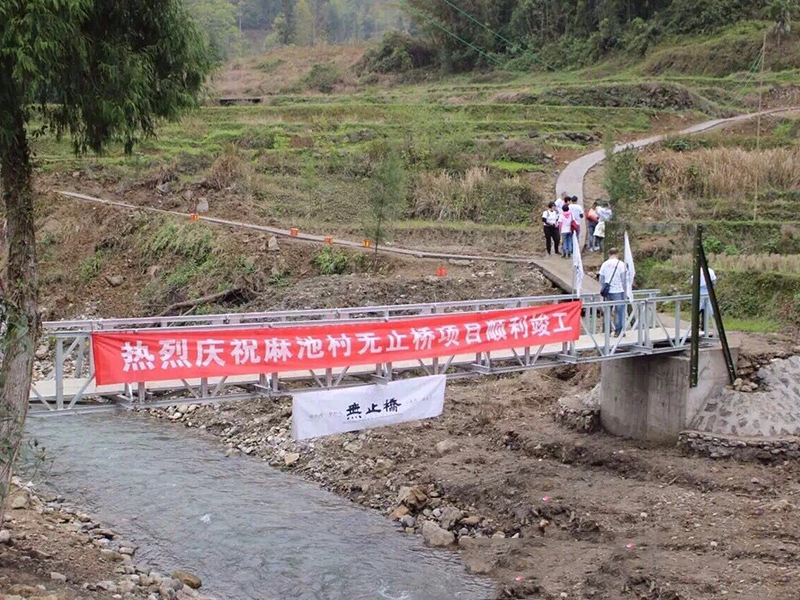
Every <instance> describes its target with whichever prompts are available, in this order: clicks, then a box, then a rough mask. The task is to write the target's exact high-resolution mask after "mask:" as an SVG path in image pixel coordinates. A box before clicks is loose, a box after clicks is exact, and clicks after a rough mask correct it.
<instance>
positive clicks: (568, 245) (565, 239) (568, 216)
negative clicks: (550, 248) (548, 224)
mask: <svg viewBox="0 0 800 600" xmlns="http://www.w3.org/2000/svg"><path fill="white" fill-rule="evenodd" d="M574 222H575V220H574V219H573V218H572V213H571V212H570V211H569V203H567V202H565V203H564V206H563V207H561V216H559V217H558V230H559V231H560V232H561V256H562V257H563V258H568V257H570V256H572V232H573V228H572V225H573V223H574Z"/></svg>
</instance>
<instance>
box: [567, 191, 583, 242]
mask: <svg viewBox="0 0 800 600" xmlns="http://www.w3.org/2000/svg"><path fill="white" fill-rule="evenodd" d="M569 212H571V213H572V219H573V221H575V225H576V227H575V228H574V230H575V233H577V234H578V239H580V237H581V225H582V224H583V207H582V206H581V205H580V202H579V201H578V197H577V196H573V197H572V198H570V199H569Z"/></svg>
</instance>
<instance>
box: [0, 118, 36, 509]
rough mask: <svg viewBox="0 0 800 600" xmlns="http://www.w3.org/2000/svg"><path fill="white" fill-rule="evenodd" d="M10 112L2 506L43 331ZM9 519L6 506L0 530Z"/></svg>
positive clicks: (0, 390) (17, 125) (28, 207)
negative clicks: (5, 518)
mask: <svg viewBox="0 0 800 600" xmlns="http://www.w3.org/2000/svg"><path fill="white" fill-rule="evenodd" d="M8 108H9V111H10V112H11V114H12V116H13V119H14V135H13V138H12V139H11V140H10V142H9V143H8V145H7V147H5V148H0V153H2V168H1V170H0V175H1V176H2V185H3V200H4V203H5V212H6V219H7V228H6V247H7V251H8V271H7V277H6V285H5V297H4V298H3V303H4V304H5V322H6V327H7V330H6V335H5V338H4V340H3V346H2V351H3V352H4V356H3V360H2V366H0V496H2V497H0V500H6V499H7V497H8V493H7V492H8V490H9V484H10V481H11V473H12V468H13V466H14V461H15V459H16V457H17V454H18V451H19V447H20V444H21V442H22V435H23V430H24V426H25V418H26V416H27V414H28V396H29V394H30V386H31V378H32V374H33V360H34V347H35V343H36V340H37V338H38V336H39V328H40V322H39V306H38V295H39V294H38V290H39V277H38V270H37V264H36V248H35V237H34V235H35V234H34V226H33V194H32V189H31V174H32V169H31V163H30V148H29V147H28V140H27V137H26V132H25V120H24V115H23V113H22V109H21V108H20V107H19V106H17V107H13V106H12V107H8ZM15 108H16V110H15ZM4 516H5V502H2V503H0V525H2V521H3V517H4Z"/></svg>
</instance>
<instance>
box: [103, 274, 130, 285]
mask: <svg viewBox="0 0 800 600" xmlns="http://www.w3.org/2000/svg"><path fill="white" fill-rule="evenodd" d="M124 282H125V278H124V277H123V276H122V275H106V283H108V285H110V286H111V287H119V286H121V285H122V284H123V283H124Z"/></svg>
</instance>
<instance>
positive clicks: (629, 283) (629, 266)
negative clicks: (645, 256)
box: [625, 231, 636, 302]
mask: <svg viewBox="0 0 800 600" xmlns="http://www.w3.org/2000/svg"><path fill="white" fill-rule="evenodd" d="M625 277H626V281H625V295H626V296H627V298H628V302H633V278H634V277H636V267H635V266H634V265H633V252H631V241H630V240H629V239H628V232H627V231H626V232H625Z"/></svg>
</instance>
